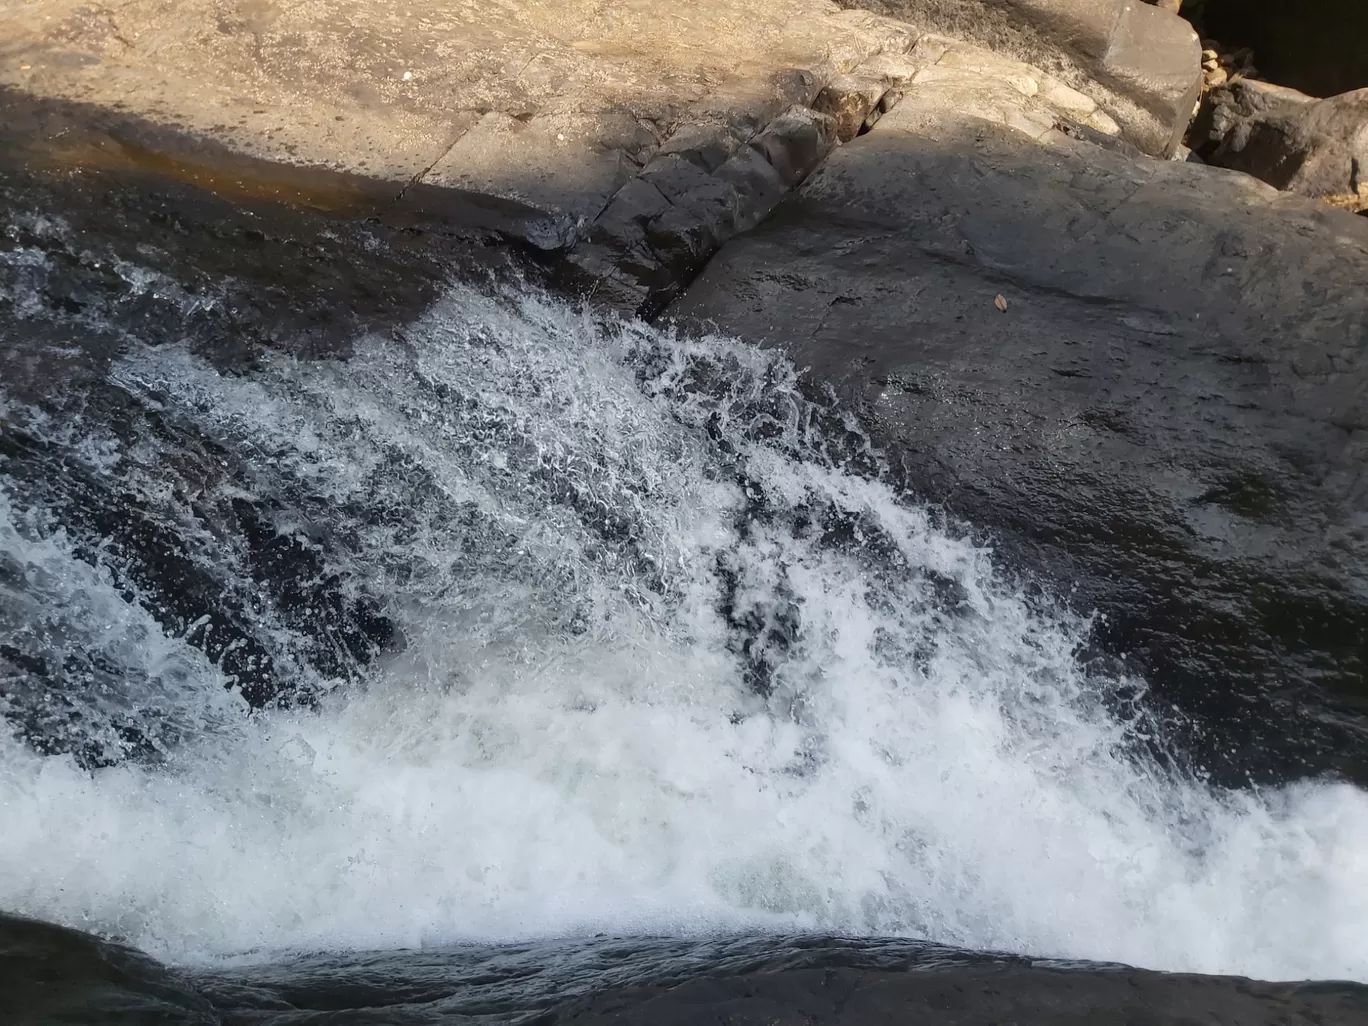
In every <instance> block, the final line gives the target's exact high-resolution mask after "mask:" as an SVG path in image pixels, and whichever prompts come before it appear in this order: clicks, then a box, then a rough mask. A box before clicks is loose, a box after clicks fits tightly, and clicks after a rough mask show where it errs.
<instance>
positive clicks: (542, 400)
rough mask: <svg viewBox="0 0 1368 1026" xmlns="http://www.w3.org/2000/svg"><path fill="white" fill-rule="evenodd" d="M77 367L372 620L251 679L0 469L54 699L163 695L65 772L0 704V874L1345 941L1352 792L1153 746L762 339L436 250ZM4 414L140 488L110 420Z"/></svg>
mask: <svg viewBox="0 0 1368 1026" xmlns="http://www.w3.org/2000/svg"><path fill="white" fill-rule="evenodd" d="M110 373H111V376H112V378H113V379H114V381H115V382H116V383H117V385H118V387H119V388H120V389H122V390H124V391H125V392H126V394H127V395H128V396H130V397H133V398H134V399H136V401H138V402H140V403H143V404H145V405H148V406H149V407H155V408H157V409H165V410H173V411H176V413H177V415H178V416H184V417H188V418H190V419H191V420H192V421H193V422H194V423H195V425H196V426H197V428H198V430H200V431H202V432H203V433H205V434H206V435H208V436H210V437H212V438H214V439H215V440H216V441H217V443H218V444H220V445H222V447H223V448H224V450H225V451H227V452H229V453H232V454H233V455H234V456H235V457H237V458H240V459H241V460H243V461H244V462H245V463H247V464H249V465H250V466H251V467H252V468H253V473H254V478H253V480H254V482H255V484H254V487H255V488H257V489H260V490H262V491H263V492H268V493H271V494H277V495H280V496H284V497H285V498H286V499H288V500H289V502H288V503H287V505H288V506H289V508H290V509H293V510H295V511H296V512H297V514H298V518H299V519H298V522H295V523H277V524H276V525H275V527H276V529H277V530H278V531H281V532H287V533H288V532H295V533H296V534H297V535H298V536H299V537H300V538H302V539H304V540H305V542H308V541H309V540H310V539H318V538H319V537H321V536H322V535H326V536H327V538H328V540H329V545H330V546H331V547H330V548H329V549H328V551H330V552H338V551H340V552H344V553H345V559H344V560H343V561H342V564H341V565H339V566H337V567H336V568H335V570H336V571H337V573H338V574H339V575H340V579H341V580H343V582H344V585H345V587H346V588H349V589H352V590H353V591H355V593H356V594H358V595H361V594H364V595H366V596H370V597H373V598H375V599H376V600H377V601H380V602H382V603H383V604H384V609H385V612H386V613H387V614H388V615H389V616H391V617H392V618H393V619H394V620H395V622H396V623H397V624H398V626H399V628H400V631H401V633H402V635H403V639H404V643H403V645H402V647H401V648H398V647H397V648H396V650H395V651H391V652H388V653H387V654H385V655H383V656H382V657H381V658H380V659H379V660H377V661H376V662H374V663H371V664H369V665H368V666H365V667H364V668H363V669H362V670H360V671H359V673H358V675H357V676H356V677H355V678H354V679H348V680H345V681H334V680H322V679H310V680H309V681H308V684H309V686H310V688H311V689H313V690H315V691H317V692H318V693H320V694H322V696H323V697H322V698H321V699H320V700H319V702H318V704H317V707H316V708H302V709H295V710H270V711H263V712H255V713H251V712H250V711H249V710H248V708H247V706H246V704H245V703H244V702H243V700H242V699H241V697H240V696H237V695H234V694H232V693H231V692H229V691H226V690H225V689H224V687H223V684H224V678H223V675H222V671H221V670H220V669H219V668H218V667H216V666H215V665H214V664H213V663H212V662H210V660H209V659H208V658H207V657H206V656H205V655H204V654H203V653H202V652H201V651H200V650H199V649H198V648H196V647H195V646H194V644H193V640H194V637H193V632H190V633H189V634H188V635H187V636H175V635H174V634H171V633H168V632H167V630H166V629H165V628H164V627H163V626H161V625H160V624H159V622H158V621H157V620H156V619H155V618H154V617H153V616H151V615H150V614H149V613H148V612H147V610H146V609H145V608H144V604H143V603H141V602H140V600H139V596H138V595H137V594H136V593H133V592H131V591H130V589H129V587H128V585H127V582H126V581H121V580H119V579H118V575H117V572H116V571H117V569H118V568H117V567H113V566H109V565H105V564H104V563H102V562H101V559H100V558H99V557H98V554H97V556H96V557H95V558H93V559H92V557H91V555H90V552H89V550H88V548H85V549H83V548H81V547H80V546H79V545H78V544H77V540H76V539H74V538H72V537H70V536H69V534H68V532H67V531H66V530H65V528H64V527H63V525H62V524H61V523H59V522H56V521H54V519H53V518H52V517H50V516H44V515H41V514H42V511H36V512H35V511H34V510H31V509H27V508H25V507H24V506H23V505H22V504H21V503H20V502H19V501H18V500H17V499H16V497H15V494H14V493H13V491H12V489H10V488H8V486H7V481H6V478H5V476H4V475H3V473H0V548H2V549H3V559H4V563H3V569H4V574H3V575H0V598H3V603H4V609H5V610H6V611H7V612H6V616H5V618H4V619H3V620H0V631H3V632H4V633H5V635H6V637H5V638H4V639H3V640H4V641H5V643H7V644H10V645H13V646H16V647H19V648H24V647H25V646H28V647H32V646H42V645H45V646H54V645H56V646H60V645H71V646H73V647H81V648H83V649H84V650H97V651H98V652H99V653H100V654H101V659H102V660H103V662H102V665H109V666H114V667H118V668H121V672H120V673H118V674H115V675H114V679H116V683H113V684H109V683H106V684H105V685H102V689H101V690H98V691H92V693H91V695H89V696H85V697H84V698H83V699H82V700H83V701H87V702H89V703H90V715H89V722H90V723H91V724H92V728H91V729H98V727H99V724H100V723H101V722H102V720H101V716H102V715H105V714H106V713H109V711H110V710H114V712H116V713H119V714H124V715H127V714H130V713H131V714H135V715H137V716H139V717H144V718H147V719H148V720H149V721H153V720H155V721H156V722H158V723H162V724H164V725H165V726H164V729H163V730H162V732H161V734H160V735H159V736H160V737H161V738H162V742H161V746H162V754H161V757H160V759H159V760H151V761H149V760H146V759H142V760H140V759H132V760H126V761H123V762H122V763H120V764H117V765H111V766H105V767H103V768H97V769H94V770H89V769H82V768H80V767H78V765H77V764H76V762H75V761H74V760H73V759H72V758H71V757H70V756H67V755H46V756H45V755H39V754H37V753H36V752H35V751H34V750H33V749H32V747H30V746H28V745H26V744H24V743H23V742H22V741H21V740H19V739H18V738H17V737H10V736H8V732H5V733H0V908H3V909H6V910H11V911H17V912H21V913H25V914H29V915H34V916H39V917H42V918H45V919H50V920H55V921H59V922H62V923H68V924H72V925H76V926H80V927H83V928H86V929H93V930H97V931H100V932H102V933H105V934H108V935H112V936H117V937H121V938H123V939H126V940H128V941H130V942H132V943H134V944H137V945H139V946H141V947H143V948H145V949H147V950H148V951H150V952H151V953H153V954H155V955H158V956H160V957H162V958H166V959H170V960H172V961H177V962H183V963H194V962H200V961H204V960H212V959H218V958H223V957H229V956H232V957H240V956H244V955H246V956H251V957H268V956H269V955H271V954H273V953H279V952H285V951H298V950H333V949H343V948H347V949H356V948H394V947H403V946H415V945H432V944H444V943H452V942H459V941H468V940H469V941H474V940H478V941H503V940H512V939H524V938H535V937H551V936H565V935H578V934H586V933H593V932H607V933H614V934H652V935H661V934H668V935H679V934H710V933H726V932H736V931H756V930H759V931H793V930H814V931H824V932H832V933H840V934H851V935H874V934H896V935H905V936H913V937H921V938H927V939H930V940H934V941H939V942H945V943H949V944H955V945H961V946H966V947H971V948H980V949H996V950H1007V951H1014V952H1025V953H1030V954H1035V955H1042V956H1056V957H1072V958H1088V959H1097V960H1110V961H1119V962H1127V963H1131V964H1136V965H1141V966H1147V967H1154V968H1161V969H1171V970H1190V971H1203V972H1225V973H1239V974H1246V975H1251V976H1255V977H1262V978H1282V979H1285V978H1305V977H1316V978H1324V977H1342V978H1352V979H1358V980H1364V981H1368V794H1365V793H1363V792H1361V791H1358V790H1355V789H1354V788H1352V787H1349V786H1347V785H1333V784H1304V785H1299V786H1295V787H1289V788H1285V789H1281V790H1265V791H1260V792H1255V791H1239V792H1224V791H1217V790H1215V789H1213V788H1211V787H1210V786H1208V785H1207V784H1205V783H1203V782H1202V781H1200V780H1198V779H1193V778H1191V777H1190V776H1187V775H1185V774H1183V773H1181V772H1179V771H1177V770H1175V769H1173V768H1172V767H1171V766H1169V765H1167V764H1164V765H1161V764H1160V763H1158V762H1156V761H1155V760H1153V759H1152V758H1151V757H1150V756H1148V755H1147V754H1146V751H1147V745H1146V743H1145V742H1146V740H1147V735H1148V732H1149V731H1150V730H1151V728H1150V727H1149V726H1147V720H1146V717H1145V716H1144V715H1143V714H1142V713H1141V712H1140V711H1139V709H1138V707H1137V706H1136V705H1135V702H1134V696H1135V695H1136V694H1137V693H1138V692H1139V690H1140V688H1139V684H1138V682H1135V681H1109V680H1106V679H1103V678H1100V677H1098V676H1096V675H1095V674H1087V673H1085V672H1084V671H1083V669H1082V668H1081V667H1080V665H1079V663H1078V660H1077V653H1078V650H1079V648H1080V646H1081V645H1082V644H1083V642H1084V641H1085V639H1086V636H1087V631H1088V627H1089V625H1088V623H1087V622H1086V621H1083V620H1080V619H1079V618H1077V617H1075V616H1073V615H1071V614H1069V613H1067V612H1065V611H1063V610H1061V609H1051V608H1049V607H1048V605H1045V604H1043V603H1042V602H1040V601H1037V600H1028V599H1027V598H1026V597H1025V596H1023V595H1022V594H1020V593H1018V592H1017V591H1016V590H1015V589H1014V588H1013V587H1012V586H1010V585H1009V584H1008V583H1006V582H1005V581H1004V579H1003V578H1001V577H1000V575H998V574H997V573H996V572H995V570H994V565H993V559H992V554H991V552H989V551H988V550H986V549H983V548H981V547H977V546H975V545H974V544H971V543H970V542H969V541H966V540H964V539H961V538H957V537H952V536H949V535H947V534H945V533H944V532H942V531H941V530H939V529H938V528H937V527H936V526H935V521H934V520H933V518H932V517H931V516H930V514H929V513H928V512H927V511H925V510H922V509H919V508H916V507H914V506H911V505H909V504H907V503H905V502H902V501H900V500H899V499H898V497H897V496H896V495H895V494H894V493H893V492H892V491H891V490H890V489H889V488H888V487H887V486H885V485H883V484H881V483H878V482H877V481H872V480H868V479H866V478H865V477H864V476H861V475H857V474H854V473H852V472H849V471H847V470H844V469H842V466H841V463H840V460H839V459H835V458H826V457H825V456H824V454H823V452H822V448H823V445H824V442H825V440H829V438H830V433H831V431H830V424H829V423H826V424H825V425H824V426H819V425H817V424H816V423H815V421H814V417H815V416H816V414H815V413H814V410H813V408H812V407H811V406H810V405H809V404H807V403H805V402H804V401H803V400H802V399H801V398H800V396H799V394H798V391H797V388H796V386H795V381H794V374H793V371H792V369H791V368H789V367H787V366H786V365H785V364H784V363H783V362H782V361H781V360H780V359H779V358H778V357H776V356H773V355H771V354H766V353H762V352H760V351H758V350H755V349H753V348H750V347H747V346H745V345H742V344H740V343H737V342H733V341H729V340H725V339H717V338H703V339H686V338H678V337H673V336H671V335H669V334H666V333H663V332H658V331H656V330H654V329H650V328H646V327H643V326H640V325H626V326H622V325H604V324H601V323H599V322H596V321H594V320H592V319H590V318H588V317H586V316H585V315H583V314H582V313H580V312H577V311H575V310H572V309H570V308H568V307H566V306H563V305H560V304H559V303H557V302H555V301H553V300H549V299H546V298H542V297H538V296H535V295H506V294H504V295H500V294H493V295H490V294H485V293H483V292H481V291H479V290H476V289H469V288H456V289H453V290H452V291H451V293H450V294H449V295H448V296H447V297H446V298H445V300H443V301H442V302H441V303H439V304H438V305H437V306H435V307H434V308H433V309H432V310H431V311H430V312H429V313H428V314H427V315H426V317H425V318H424V319H423V320H422V321H420V322H419V323H417V324H414V325H410V326H408V327H406V328H404V329H403V330H402V331H397V332H396V333H394V334H393V335H387V336H386V337H384V338H380V337H373V338H365V339H361V340H358V342H357V344H356V352H355V355H353V356H352V357H351V359H349V360H347V361H344V362H329V361H312V362H308V361H296V360H294V359H292V358H290V357H287V356H284V355H273V356H268V357H266V358H264V359H263V361H262V364H261V366H260V367H258V368H257V369H256V370H255V371H254V372H253V373H252V374H250V375H246V376H227V375H224V374H221V373H219V372H218V371H216V370H214V369H213V367H212V366H210V364H208V363H207V362H205V361H204V360H203V359H201V358H199V357H197V356H195V355H192V354H191V353H190V352H189V351H188V350H185V349H181V348H177V347H175V346H161V347H149V346H141V345H138V344H136V342H134V343H130V345H129V346H128V347H127V350H126V352H125V353H124V355H123V356H122V357H120V359H119V360H118V361H117V362H116V364H115V365H114V367H113V369H112V371H111V372H110ZM8 412H9V413H10V415H12V416H19V415H21V414H22V413H23V411H22V410H20V411H18V412H16V410H15V409H14V408H13V404H10V408H9V410H8ZM31 421H32V423H30V425H29V427H30V428H31V429H32V430H34V431H35V432H39V433H42V432H47V435H48V437H50V438H53V439H54V440H56V441H58V442H60V443H61V444H63V445H66V446H67V447H68V448H69V450H70V453H71V455H70V457H69V458H70V459H71V460H73V461H76V462H79V463H81V465H82V466H83V467H84V468H85V469H86V470H87V471H88V472H89V473H91V474H97V475H98V474H120V475H123V477H124V478H126V480H127V481H128V482H129V487H130V488H132V489H134V490H136V491H138V492H139V493H140V494H142V495H144V496H145V497H146V498H147V500H148V501H149V502H153V501H162V502H166V503H174V502H177V501H180V500H179V499H177V498H175V497H173V496H169V495H164V494H162V493H161V491H160V490H164V486H163V484H162V483H161V482H159V480H158V477H157V474H156V466H157V465H158V464H157V461H158V460H159V459H161V458H163V457H164V455H165V454H163V453H160V452H158V451H156V450H155V445H154V444H153V443H152V442H150V441H147V440H143V441H142V442H138V441H130V440H129V439H127V438H119V437H115V436H113V435H109V434H102V433H101V431H100V429H99V426H98V425H95V424H90V425H85V427H84V428H82V429H80V430H76V431H75V432H74V434H73V432H72V429H71V428H70V426H66V427H60V428H59V426H55V425H47V426H45V425H44V424H43V423H41V418H40V417H39V416H38V415H37V414H34V415H33V416H32V418H31ZM847 427H848V428H850V430H849V431H848V432H847V434H848V435H850V437H852V438H855V439H856V440H858V432H856V431H855V430H854V428H853V425H848V426H847ZM63 431H64V432H66V434H63V435H62V437H61V438H58V437H57V436H58V434H60V433H61V432H63ZM225 487H226V486H225ZM206 544H208V543H206ZM206 551H207V550H206ZM738 625H741V626H740V627H738ZM266 627H267V628H268V629H270V630H273V631H276V632H277V633H278V634H280V636H281V639H282V640H281V651H285V652H288V651H290V650H291V649H290V639H289V637H286V635H288V633H289V629H288V627H287V626H283V625H279V626H278V625H273V624H271V623H267V624H266ZM742 636H745V637H746V638H748V639H749V640H748V641H741V640H738V639H739V638H742ZM297 673H298V674H299V676H300V678H301V680H302V679H303V678H305V677H311V678H316V677H317V676H318V674H317V671H316V669H311V668H310V667H309V666H307V665H305V664H304V663H303V662H300V663H299V664H298V666H297ZM120 682H121V683H120ZM111 715H112V713H111Z"/></svg>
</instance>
